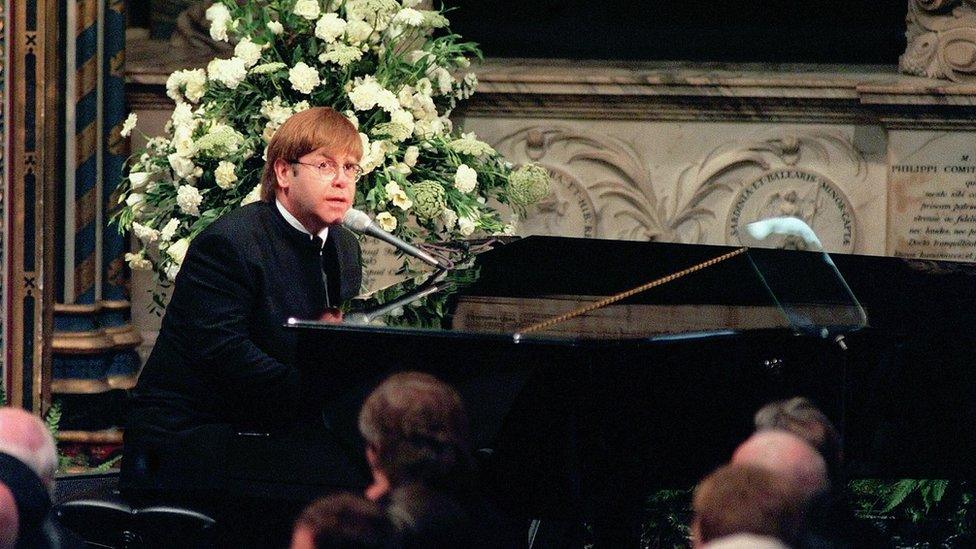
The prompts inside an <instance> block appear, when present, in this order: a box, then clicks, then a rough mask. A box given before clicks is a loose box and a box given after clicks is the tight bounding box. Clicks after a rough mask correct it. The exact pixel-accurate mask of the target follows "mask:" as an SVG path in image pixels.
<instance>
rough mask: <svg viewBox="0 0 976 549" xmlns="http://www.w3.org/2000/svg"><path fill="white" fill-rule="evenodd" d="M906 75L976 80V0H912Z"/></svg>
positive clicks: (903, 67) (903, 60)
mask: <svg viewBox="0 0 976 549" xmlns="http://www.w3.org/2000/svg"><path fill="white" fill-rule="evenodd" d="M907 21H908V29H907V31H906V38H907V39H908V46H907V47H906V48H905V53H904V54H902V56H901V57H900V58H899V60H898V66H899V68H900V69H901V71H902V72H904V73H906V74H914V75H918V76H926V77H929V78H942V79H947V80H951V81H953V82H976V1H974V0H909V2H908V16H907Z"/></svg>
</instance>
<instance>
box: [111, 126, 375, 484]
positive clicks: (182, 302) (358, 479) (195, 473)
mask: <svg viewBox="0 0 976 549" xmlns="http://www.w3.org/2000/svg"><path fill="white" fill-rule="evenodd" d="M361 156H362V143H361V141H360V138H359V134H358V132H357V130H356V128H355V127H354V126H353V125H352V124H351V123H350V122H349V121H348V120H347V119H346V118H345V117H344V116H342V115H341V114H339V113H337V112H335V111H334V110H332V109H330V108H326V107H317V108H311V109H308V110H305V111H302V112H300V113H297V114H295V115H293V116H292V117H291V118H289V119H288V120H287V121H286V122H285V123H284V124H283V125H282V126H281V128H279V129H278V131H277V133H275V135H274V137H273V138H272V139H271V142H270V143H269V145H268V149H267V155H266V159H267V163H266V165H265V168H264V172H263V177H262V189H261V190H262V193H261V194H262V201H260V202H256V203H253V204H249V205H246V206H243V207H241V208H239V209H237V210H235V211H233V212H230V213H228V214H227V215H225V216H223V217H222V218H220V219H218V220H217V221H215V222H214V223H213V224H212V225H211V226H210V227H208V228H207V229H206V230H204V231H203V232H201V233H200V234H199V235H198V236H197V237H196V238H195V239H194V240H193V242H192V244H191V245H190V248H189V251H188V252H187V254H186V258H185V260H184V262H183V264H182V267H181V269H180V272H179V275H178V276H177V277H176V283H175V289H174V291H173V295H172V299H171V300H170V303H169V306H168V307H167V310H166V315H165V317H164V318H163V323H162V328H161V330H160V332H159V337H158V339H157V340H156V345H155V347H154V349H153V351H152V354H151V355H150V357H149V359H148V361H147V362H146V365H145V367H144V369H143V371H142V373H141V375H140V379H139V382H138V384H137V386H136V387H135V388H134V389H133V390H132V394H131V397H132V398H131V407H130V410H129V415H128V421H127V424H126V432H125V460H124V465H123V470H122V475H121V485H122V488H123V490H127V491H128V492H129V493H134V494H139V495H143V496H145V495H153V496H155V495H162V496H164V498H165V497H167V496H169V495H173V494H176V493H181V494H187V493H189V494H191V495H194V494H196V495H200V496H216V497H217V498H220V495H221V494H233V493H236V492H235V491H240V490H243V491H247V490H248V488H247V486H249V484H248V482H249V481H250V480H252V479H254V478H257V479H258V480H260V481H262V482H267V483H270V484H272V485H280V484H281V483H282V482H283V483H287V482H288V481H289V480H290V479H291V480H293V481H294V482H296V483H298V481H302V482H303V483H305V482H306V481H307V482H313V483H314V482H316V481H319V482H320V483H321V484H338V485H347V486H353V487H361V486H365V484H366V482H367V480H368V476H367V475H366V469H365V464H363V466H362V467H360V464H359V463H358V462H357V460H359V459H361V455H360V451H359V449H358V448H357V449H356V451H354V452H341V451H340V449H339V448H338V446H339V445H338V444H334V443H332V441H330V440H328V436H329V434H328V433H327V432H326V431H327V429H325V428H324V427H323V426H322V425H321V421H319V422H317V423H316V422H315V421H314V417H312V416H311V411H309V410H302V409H301V406H299V405H298V404H299V403H300V402H302V401H303V398H302V395H303V391H305V390H306V389H308V387H307V385H310V384H308V383H305V384H304V385H303V380H302V377H301V375H300V373H299V371H298V370H297V369H296V368H295V367H294V365H293V359H294V356H295V352H296V350H295V348H294V347H295V341H294V336H293V334H292V333H290V332H289V331H287V330H286V329H284V328H283V324H284V323H285V322H286V320H287V319H288V318H289V317H296V318H302V319H315V318H319V317H320V316H321V315H322V314H323V312H325V311H326V310H327V309H328V308H329V307H335V306H336V305H338V304H339V302H340V301H342V300H344V299H348V298H350V297H352V296H355V295H356V294H357V293H358V292H359V288H360V282H361V276H362V274H361V266H360V250H359V245H358V242H357V240H356V238H355V237H354V236H353V235H352V233H350V232H349V231H347V230H346V229H344V228H342V227H341V226H339V224H340V223H341V221H342V217H343V214H345V212H346V210H348V209H349V207H350V206H351V205H352V201H353V198H354V196H355V190H356V181H357V180H358V179H359V177H360V175H361V174H362V170H361V168H360V167H359V161H360V157H361ZM306 416H308V417H306ZM347 454H348V455H349V456H354V457H347ZM303 456H304V457H303ZM302 459H304V460H305V461H310V460H314V463H312V464H308V463H304V465H305V467H304V468H303V467H301V464H299V465H296V464H295V463H290V462H289V460H302ZM308 470H311V471H313V472H312V473H309V472H308ZM316 473H319V474H323V475H325V474H328V475H331V476H332V477H334V478H327V479H315V478H309V475H312V476H314V474H316ZM293 476H298V477H301V478H299V479H292V477H293ZM242 479H244V480H242ZM333 481H334V482H333ZM260 493H261V496H262V497H265V496H268V495H269V492H268V490H264V489H262V491H261V492H260ZM271 496H272V497H275V495H274V494H271ZM226 497H227V496H226V495H225V496H224V498H226Z"/></svg>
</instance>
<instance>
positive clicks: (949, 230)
mask: <svg viewBox="0 0 976 549" xmlns="http://www.w3.org/2000/svg"><path fill="white" fill-rule="evenodd" d="M888 170H889V173H888V181H889V186H888V189H889V190H888V193H889V194H888V254H889V255H893V256H896V257H911V258H918V259H937V260H951V261H976V145H974V142H973V139H972V136H971V135H970V134H965V133H955V134H952V133H941V132H911V133H909V132H903V133H896V134H894V135H892V147H891V162H890V165H889V168H888Z"/></svg>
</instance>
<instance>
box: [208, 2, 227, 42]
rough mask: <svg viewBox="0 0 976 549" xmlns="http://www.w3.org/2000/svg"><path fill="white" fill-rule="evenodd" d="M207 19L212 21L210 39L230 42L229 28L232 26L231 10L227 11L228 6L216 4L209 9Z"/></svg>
mask: <svg viewBox="0 0 976 549" xmlns="http://www.w3.org/2000/svg"><path fill="white" fill-rule="evenodd" d="M205 17H206V18H207V21H210V38H213V39H214V40H221V41H224V42H226V41H227V40H228V38H227V28H228V27H229V26H231V25H230V21H231V16H230V10H228V9H227V6H225V5H223V4H221V3H220V2H215V3H214V4H213V5H212V6H210V7H209V8H207V11H206V13H205Z"/></svg>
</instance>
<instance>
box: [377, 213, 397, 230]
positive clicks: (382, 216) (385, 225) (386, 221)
mask: <svg viewBox="0 0 976 549" xmlns="http://www.w3.org/2000/svg"><path fill="white" fill-rule="evenodd" d="M375 221H376V222H377V223H378V224H379V226H380V228H381V229H383V230H384V231H386V232H390V231H392V230H393V229H396V227H397V220H396V218H395V217H393V214H391V213H390V212H380V213H378V214H376V218H375Z"/></svg>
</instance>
